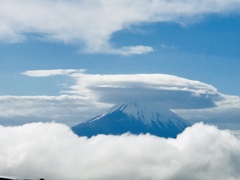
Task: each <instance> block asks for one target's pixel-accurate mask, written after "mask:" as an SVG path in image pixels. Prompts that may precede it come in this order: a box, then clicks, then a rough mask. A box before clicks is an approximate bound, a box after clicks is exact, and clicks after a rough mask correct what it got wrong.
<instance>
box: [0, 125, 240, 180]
mask: <svg viewBox="0 0 240 180" xmlns="http://www.w3.org/2000/svg"><path fill="white" fill-rule="evenodd" d="M0 137H1V141H0V146H1V147H3V148H0V169H1V175H5V176H15V177H30V178H40V177H43V178H45V179H205V180H212V179H222V180H223V179H233V180H235V179H236V180H237V179H239V178H240V172H239V166H240V140H239V139H237V138H236V137H235V136H233V135H232V134H230V132H228V131H221V130H219V129H217V128H215V127H213V126H208V125H204V124H201V123H199V124H195V125H193V126H192V127H190V128H187V129H186V130H185V131H184V132H183V133H182V134H180V135H179V136H178V137H177V138H176V139H164V138H159V137H156V136H151V135H139V136H135V135H129V134H124V135H121V136H106V135H98V136H95V137H92V138H91V139H87V138H85V137H77V136H76V135H75V134H73V132H72V131H71V130H70V129H69V127H67V126H66V125H63V124H56V123H33V124H26V125H23V126H18V127H2V126H0Z"/></svg>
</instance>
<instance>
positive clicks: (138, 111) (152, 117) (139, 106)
mask: <svg viewBox="0 0 240 180" xmlns="http://www.w3.org/2000/svg"><path fill="white" fill-rule="evenodd" d="M117 110H118V111H122V112H123V113H125V114H127V115H128V116H129V117H132V118H135V119H137V120H140V121H142V122H143V123H144V124H145V125H148V126H151V125H152V123H153V122H156V123H157V124H159V122H161V123H162V124H168V123H169V121H173V123H174V124H176V125H177V124H179V119H181V120H183V121H184V119H182V118H181V117H179V116H178V115H176V114H174V113H173V112H171V111H170V110H168V109H166V108H164V107H160V106H158V105H156V103H152V102H147V103H146V102H144V103H142V102H129V103H123V104H117V105H115V106H113V107H112V108H111V109H110V110H109V111H108V112H107V113H108V114H110V113H112V112H114V111H117Z"/></svg>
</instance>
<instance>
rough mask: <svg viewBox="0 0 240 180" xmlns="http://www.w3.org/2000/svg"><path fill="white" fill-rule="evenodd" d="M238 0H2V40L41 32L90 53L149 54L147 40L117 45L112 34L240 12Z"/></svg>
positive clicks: (0, 30) (0, 37)
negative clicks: (127, 44)
mask: <svg viewBox="0 0 240 180" xmlns="http://www.w3.org/2000/svg"><path fill="white" fill-rule="evenodd" d="M239 9H240V3H239V1H237V0H228V1H226V0H221V1H219V0H208V1H207V0H201V1H191V0H187V1H178V0H173V1H164V0H151V1H148V0H115V1H111V0H104V1H102V0H90V1H89V0H83V1H73V0H68V1H67V0H59V1H50V0H41V1H40V0H23V1H21V2H20V1H17V0H3V1H1V2H0V18H1V22H0V40H1V41H5V42H11V43H16V42H21V41H24V40H26V39H28V38H29V37H30V36H31V34H36V35H37V36H39V37H40V38H42V39H43V40H50V41H59V42H64V43H71V44H76V45H77V46H82V45H83V46H84V48H83V51H84V52H87V53H116V54H123V55H129V54H144V53H148V52H151V51H153V48H152V47H150V46H149V45H147V44H139V45H137V46H129V47H122V48H119V49H115V48H113V47H112V45H111V43H110V42H109V41H110V40H111V38H112V36H113V33H115V32H117V31H121V30H123V29H125V28H128V27H130V26H132V25H136V24H140V23H151V22H176V23H180V24H184V25H186V24H188V23H189V22H190V23H192V22H193V21H196V19H198V17H202V16H204V15H207V14H212V13H216V14H226V13H229V12H233V13H234V12H237V11H239Z"/></svg>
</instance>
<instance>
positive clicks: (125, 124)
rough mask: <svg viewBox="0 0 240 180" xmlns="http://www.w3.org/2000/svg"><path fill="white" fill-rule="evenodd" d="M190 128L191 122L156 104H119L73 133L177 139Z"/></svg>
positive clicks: (75, 128)
mask: <svg viewBox="0 0 240 180" xmlns="http://www.w3.org/2000/svg"><path fill="white" fill-rule="evenodd" d="M190 125H191V123H189V122H188V121H186V120H184V119H183V118H181V117H180V116H178V115H176V114H174V113H173V112H172V111H170V110H168V109H166V108H163V107H159V106H157V105H156V104H155V103H139V102H129V103H123V104H117V105H115V106H113V107H112V108H111V109H109V110H108V111H107V112H106V113H103V114H101V115H99V116H96V117H95V118H93V119H90V120H88V121H86V122H84V123H81V124H78V125H76V126H74V127H72V130H73V131H74V132H75V133H76V134H77V135H79V136H87V137H92V136H95V135H98V134H113V135H120V134H124V133H127V132H130V133H131V134H146V133H149V134H152V135H156V136H160V137H165V138H169V137H171V138H176V136H177V135H178V134H179V133H181V132H182V131H184V129H185V128H186V127H188V126H190Z"/></svg>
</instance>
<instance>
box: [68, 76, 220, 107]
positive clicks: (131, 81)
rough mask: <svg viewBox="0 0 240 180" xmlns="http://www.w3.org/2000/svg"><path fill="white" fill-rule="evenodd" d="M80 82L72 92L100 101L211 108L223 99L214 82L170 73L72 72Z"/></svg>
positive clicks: (72, 88) (77, 81)
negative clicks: (195, 79) (145, 102)
mask: <svg viewBox="0 0 240 180" xmlns="http://www.w3.org/2000/svg"><path fill="white" fill-rule="evenodd" d="M70 76H71V77H73V78H74V79H75V81H76V84H75V85H73V86H71V87H70V89H71V90H70V91H68V93H73V94H83V93H85V95H87V96H89V97H92V98H93V99H97V100H98V101H100V102H106V103H113V104H114V103H119V102H125V101H156V102H159V103H161V104H162V105H164V106H165V107H168V108H175V109H176V108H209V107H214V106H215V104H214V101H215V100H217V99H220V95H219V94H218V92H217V90H216V88H214V87H213V86H211V85H208V84H205V83H202V82H199V81H192V80H188V79H184V78H180V77H177V76H172V75H166V74H117V75H116V74H115V75H112V74H111V75H100V74H83V73H73V74H71V75H70Z"/></svg>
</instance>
